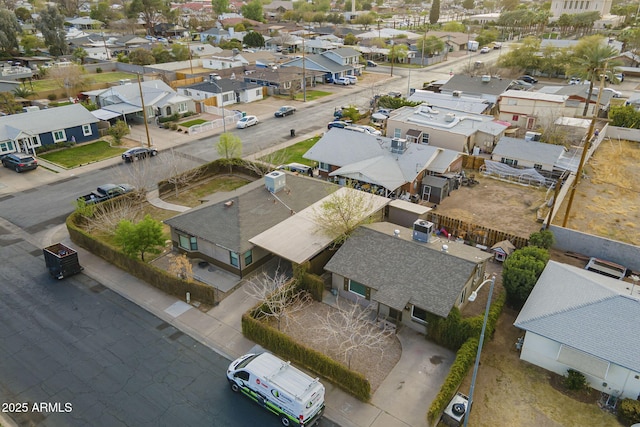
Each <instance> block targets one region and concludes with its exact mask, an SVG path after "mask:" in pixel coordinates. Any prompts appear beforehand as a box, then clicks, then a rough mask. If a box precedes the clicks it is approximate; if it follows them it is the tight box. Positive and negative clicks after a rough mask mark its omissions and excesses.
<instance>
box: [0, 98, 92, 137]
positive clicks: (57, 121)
mask: <svg viewBox="0 0 640 427" xmlns="http://www.w3.org/2000/svg"><path fill="white" fill-rule="evenodd" d="M97 122H99V120H98V119H96V118H95V116H94V115H93V114H91V112H90V111H89V110H87V109H86V108H84V106H83V105H82V104H71V105H65V106H63V107H55V108H48V109H46V110H39V111H30V112H28V113H20V114H12V115H10V116H2V117H0V141H7V140H10V139H13V138H15V137H16V136H17V135H18V134H19V133H20V132H21V131H23V132H26V133H27V134H29V135H38V134H41V133H44V132H51V131H54V130H58V129H67V128H70V127H75V126H81V125H86V124H91V123H97Z"/></svg>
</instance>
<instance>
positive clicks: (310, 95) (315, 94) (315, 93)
mask: <svg viewBox="0 0 640 427" xmlns="http://www.w3.org/2000/svg"><path fill="white" fill-rule="evenodd" d="M328 95H332V93H331V92H324V91H321V90H308V91H307V101H313V100H314V99H318V98H322V97H323V96H328ZM303 99H304V93H302V92H299V93H297V94H296V101H302V100H303Z"/></svg>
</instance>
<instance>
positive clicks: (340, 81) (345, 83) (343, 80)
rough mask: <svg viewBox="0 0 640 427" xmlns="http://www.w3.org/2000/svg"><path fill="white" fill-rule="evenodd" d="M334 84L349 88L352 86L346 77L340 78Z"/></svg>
mask: <svg viewBox="0 0 640 427" xmlns="http://www.w3.org/2000/svg"><path fill="white" fill-rule="evenodd" d="M333 83H335V84H337V85H343V86H348V85H350V84H351V81H350V80H349V79H348V78H346V77H338V78H337V79H334V80H333Z"/></svg>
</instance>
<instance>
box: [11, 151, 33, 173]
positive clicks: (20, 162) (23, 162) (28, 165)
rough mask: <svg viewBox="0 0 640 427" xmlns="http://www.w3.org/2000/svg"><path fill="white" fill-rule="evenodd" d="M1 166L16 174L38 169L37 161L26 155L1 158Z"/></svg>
mask: <svg viewBox="0 0 640 427" xmlns="http://www.w3.org/2000/svg"><path fill="white" fill-rule="evenodd" d="M2 166H4V167H5V168H12V169H13V170H15V171H16V172H22V171H28V170H31V169H35V168H37V167H38V161H37V160H36V159H34V158H33V156H32V155H30V154H26V153H11V154H5V155H4V156H2Z"/></svg>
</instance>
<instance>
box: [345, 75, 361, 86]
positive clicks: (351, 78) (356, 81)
mask: <svg viewBox="0 0 640 427" xmlns="http://www.w3.org/2000/svg"><path fill="white" fill-rule="evenodd" d="M345 79H347V80H349V83H350V84H352V85H354V84H356V83H358V78H357V77H356V76H351V75H349V76H345Z"/></svg>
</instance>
